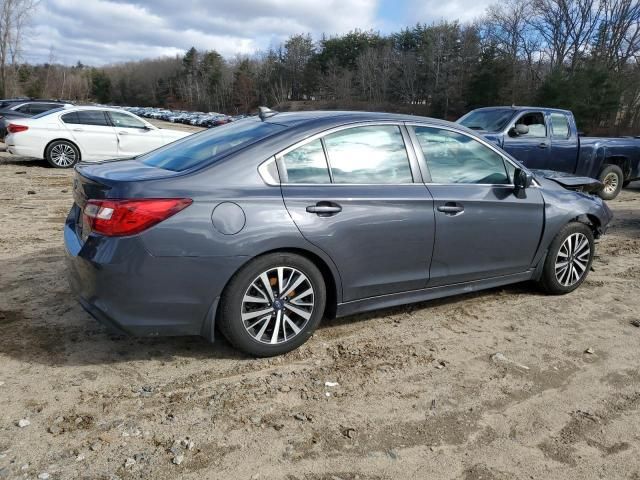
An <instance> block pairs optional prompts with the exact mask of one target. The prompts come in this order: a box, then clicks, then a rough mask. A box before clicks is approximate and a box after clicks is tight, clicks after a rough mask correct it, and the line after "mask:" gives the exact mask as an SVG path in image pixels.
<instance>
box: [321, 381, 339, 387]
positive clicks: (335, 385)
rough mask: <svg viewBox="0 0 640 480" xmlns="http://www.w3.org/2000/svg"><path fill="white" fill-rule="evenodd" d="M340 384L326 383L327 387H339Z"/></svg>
mask: <svg viewBox="0 0 640 480" xmlns="http://www.w3.org/2000/svg"><path fill="white" fill-rule="evenodd" d="M339 385H340V384H339V383H338V382H324V386H325V387H337V386H339Z"/></svg>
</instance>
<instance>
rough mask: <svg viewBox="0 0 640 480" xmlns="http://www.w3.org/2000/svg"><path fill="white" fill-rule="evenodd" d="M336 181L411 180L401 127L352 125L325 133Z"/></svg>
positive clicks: (332, 171) (409, 181)
mask: <svg viewBox="0 0 640 480" xmlns="http://www.w3.org/2000/svg"><path fill="white" fill-rule="evenodd" d="M324 142H325V146H326V148H327V155H328V157H329V165H330V167H331V173H332V176H333V182H334V183H356V184H357V183H360V184H363V183H371V184H385V183H391V184H398V183H412V182H413V177H412V175H411V167H410V165H409V157H408V155H407V150H406V148H405V145H404V140H403V138H402V133H400V127H398V126H396V125H374V126H366V127H353V128H348V129H345V130H340V131H338V132H336V133H331V134H329V135H327V136H325V137H324Z"/></svg>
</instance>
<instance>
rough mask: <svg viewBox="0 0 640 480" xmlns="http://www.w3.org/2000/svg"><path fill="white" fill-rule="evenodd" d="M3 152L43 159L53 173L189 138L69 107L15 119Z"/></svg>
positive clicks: (105, 111) (107, 112)
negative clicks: (61, 169) (50, 166)
mask: <svg viewBox="0 0 640 480" xmlns="http://www.w3.org/2000/svg"><path fill="white" fill-rule="evenodd" d="M7 129H8V131H9V134H8V135H7V137H6V139H5V143H6V144H7V150H8V151H9V152H10V153H13V154H15V155H20V156H25V157H35V158H44V159H46V160H47V161H48V162H49V164H51V165H52V166H54V167H58V168H69V167H72V166H73V165H75V164H76V163H78V162H79V161H81V160H82V161H84V162H94V161H97V160H105V159H111V158H122V157H132V156H134V155H139V154H141V153H145V152H148V151H150V150H154V149H156V148H158V147H161V146H163V145H166V144H167V143H170V142H173V141H174V140H178V139H180V138H183V137H185V136H187V135H189V132H181V131H177V130H169V129H160V128H158V127H156V126H154V125H152V124H150V123H149V122H147V121H145V120H143V119H141V118H139V117H137V116H135V115H133V114H132V113H129V112H127V111H125V110H121V109H115V108H105V107H73V108H61V109H57V110H51V111H48V112H45V113H42V114H40V115H36V116H34V117H32V118H22V119H18V120H16V121H14V122H12V123H10V124H9V126H8V127H7Z"/></svg>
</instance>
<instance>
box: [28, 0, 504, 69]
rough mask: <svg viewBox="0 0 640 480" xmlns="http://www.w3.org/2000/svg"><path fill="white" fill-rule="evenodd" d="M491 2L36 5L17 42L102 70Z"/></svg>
mask: <svg viewBox="0 0 640 480" xmlns="http://www.w3.org/2000/svg"><path fill="white" fill-rule="evenodd" d="M490 3H492V0H139V1H126V0H41V2H40V4H39V6H38V9H37V11H36V12H35V14H34V16H33V21H32V27H31V29H30V31H29V33H28V37H27V39H26V41H25V44H24V53H23V58H24V60H26V61H28V62H34V63H42V62H47V61H48V59H49V58H50V55H51V52H53V58H54V60H55V62H56V63H66V64H75V63H76V62H77V61H81V62H82V63H84V64H87V65H96V66H98V65H105V64H110V63H117V62H122V61H126V60H135V59H141V58H150V57H158V56H163V55H175V54H182V53H184V51H185V50H187V49H188V48H189V47H191V46H192V45H193V46H195V47H196V48H198V49H208V50H211V49H215V50H217V51H218V52H220V53H221V54H222V55H224V56H227V57H231V56H233V55H235V54H237V53H242V54H250V53H253V52H256V51H259V50H267V49H268V48H269V47H270V46H272V45H277V44H279V43H280V42H281V41H282V40H284V39H286V38H287V37H288V36H289V35H292V34H296V33H311V34H312V35H313V36H314V38H316V39H317V38H319V37H320V35H321V34H322V33H323V32H324V33H326V34H328V35H332V34H338V33H345V32H348V31H350V30H353V29H355V28H359V29H363V30H368V29H374V30H379V31H381V32H383V33H386V32H391V31H396V30H398V29H399V28H401V27H403V26H406V25H414V24H416V23H417V22H422V23H431V22H432V21H437V20H441V19H447V20H456V19H459V20H461V21H463V22H464V21H469V20H473V19H474V18H476V17H478V16H480V15H482V13H483V12H484V10H485V8H486V7H487V6H488V5H489V4H490Z"/></svg>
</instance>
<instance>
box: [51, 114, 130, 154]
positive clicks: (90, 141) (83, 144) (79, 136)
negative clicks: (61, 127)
mask: <svg viewBox="0 0 640 480" xmlns="http://www.w3.org/2000/svg"><path fill="white" fill-rule="evenodd" d="M60 120H62V122H63V123H64V124H65V126H66V128H67V129H68V131H69V134H70V136H71V137H72V138H73V140H75V142H76V143H77V144H78V145H79V146H80V149H81V150H82V160H104V159H107V158H116V157H117V156H118V143H117V138H116V131H115V129H114V128H113V127H112V126H111V124H110V122H109V120H108V119H107V117H106V115H105V112H104V110H97V109H96V110H76V111H73V112H69V113H65V114H63V115H61V116H60Z"/></svg>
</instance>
